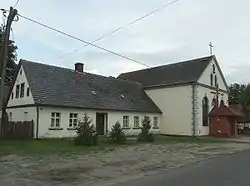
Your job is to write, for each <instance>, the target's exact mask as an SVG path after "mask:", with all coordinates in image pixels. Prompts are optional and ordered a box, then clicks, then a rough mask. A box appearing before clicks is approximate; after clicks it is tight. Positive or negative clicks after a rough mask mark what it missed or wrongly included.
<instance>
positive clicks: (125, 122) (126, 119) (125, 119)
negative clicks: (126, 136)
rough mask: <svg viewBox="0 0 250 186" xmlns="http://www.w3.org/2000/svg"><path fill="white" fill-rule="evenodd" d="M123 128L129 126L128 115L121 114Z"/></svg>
mask: <svg viewBox="0 0 250 186" xmlns="http://www.w3.org/2000/svg"><path fill="white" fill-rule="evenodd" d="M122 127H123V128H129V116H123V125H122Z"/></svg>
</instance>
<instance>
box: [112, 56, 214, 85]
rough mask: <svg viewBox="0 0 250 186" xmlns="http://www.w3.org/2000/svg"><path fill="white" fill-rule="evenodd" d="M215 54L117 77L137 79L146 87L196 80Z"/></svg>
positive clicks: (136, 80)
mask: <svg viewBox="0 0 250 186" xmlns="http://www.w3.org/2000/svg"><path fill="white" fill-rule="evenodd" d="M213 57H214V56H209V57H203V58H198V59H192V60H189V61H184V62H179V63H172V64H168V65H164V66H158V67H153V68H148V69H143V70H138V71H133V72H128V73H123V74H120V75H119V76H118V77H117V78H118V79H123V80H130V81H135V82H139V83H141V84H143V86H144V88H147V87H154V86H160V85H178V84H185V83H192V82H196V81H197V80H198V79H199V77H200V76H201V74H202V72H203V71H204V70H205V68H206V67H207V65H208V64H209V62H210V61H211V60H212V58H213Z"/></svg>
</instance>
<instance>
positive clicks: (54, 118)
mask: <svg viewBox="0 0 250 186" xmlns="http://www.w3.org/2000/svg"><path fill="white" fill-rule="evenodd" d="M60 121H61V114H60V113H58V112H52V113H51V124H50V126H51V128H59V127H60Z"/></svg>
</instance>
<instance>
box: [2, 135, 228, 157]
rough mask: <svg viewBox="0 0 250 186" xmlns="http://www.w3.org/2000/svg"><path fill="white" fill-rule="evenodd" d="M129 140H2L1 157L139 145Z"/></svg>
mask: <svg viewBox="0 0 250 186" xmlns="http://www.w3.org/2000/svg"><path fill="white" fill-rule="evenodd" d="M135 139H136V138H134V140H128V142H127V144H126V145H123V146H118V145H112V144H108V143H107V141H106V140H105V139H104V138H103V137H102V138H99V144H98V146H93V147H82V146H75V145H74V141H73V140H72V139H42V140H19V141H18V140H0V156H1V155H7V154H20V155H25V154H36V155H39V154H41V155H45V154H48V155H51V154H65V155H73V154H84V153H88V152H90V151H96V152H97V151H112V150H114V149H115V148H119V147H124V146H127V145H137V144H139V142H137V141H136V140H135ZM219 142H225V141H223V140H220V139H215V138H211V137H200V138H193V137H169V136H160V135H157V136H155V142H154V143H155V144H164V143H165V144H174V143H219Z"/></svg>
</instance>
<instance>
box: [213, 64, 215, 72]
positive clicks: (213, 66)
mask: <svg viewBox="0 0 250 186" xmlns="http://www.w3.org/2000/svg"><path fill="white" fill-rule="evenodd" d="M213 73H215V65H214V64H213Z"/></svg>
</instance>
